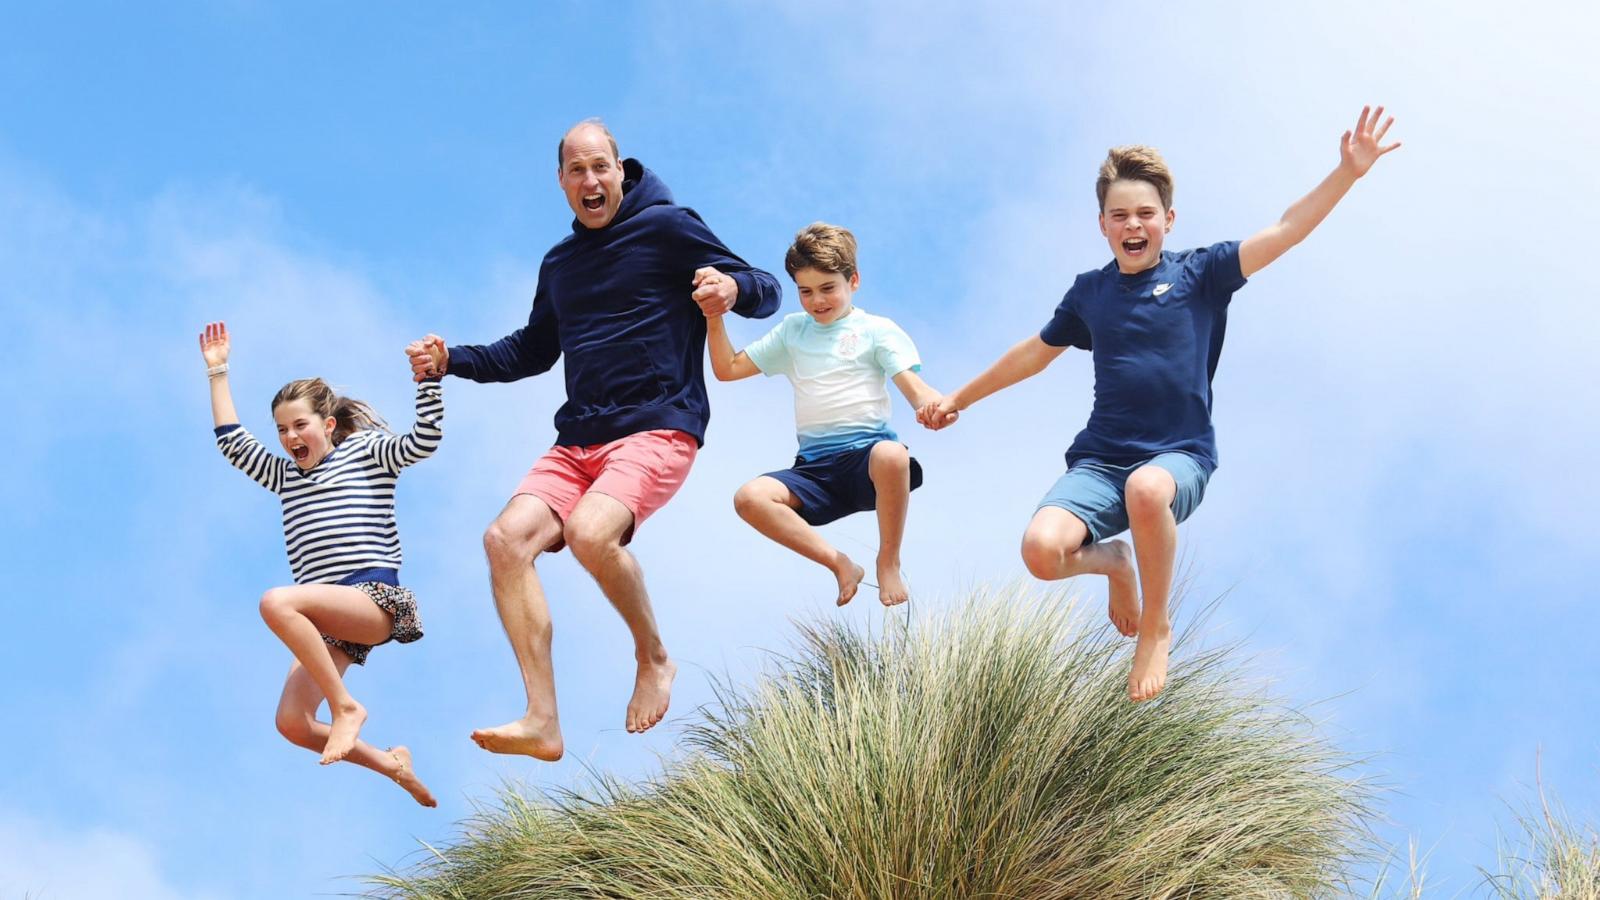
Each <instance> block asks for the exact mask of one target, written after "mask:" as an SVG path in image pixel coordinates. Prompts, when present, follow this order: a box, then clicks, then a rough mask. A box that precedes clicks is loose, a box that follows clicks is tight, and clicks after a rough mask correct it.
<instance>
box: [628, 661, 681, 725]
mask: <svg viewBox="0 0 1600 900" xmlns="http://www.w3.org/2000/svg"><path fill="white" fill-rule="evenodd" d="M677 674H678V666H677V664H676V663H674V662H673V661H672V660H670V659H668V658H666V657H665V656H663V657H662V658H661V661H660V662H642V663H640V664H639V673H638V675H636V676H635V677H634V681H633V699H631V700H629V701H628V733H629V734H639V733H640V732H643V731H648V730H649V729H650V728H652V727H653V726H654V725H655V724H656V723H657V722H659V721H661V719H662V717H663V716H665V715H666V714H667V704H668V703H670V702H671V700H672V679H673V678H674V677H676V676H677Z"/></svg>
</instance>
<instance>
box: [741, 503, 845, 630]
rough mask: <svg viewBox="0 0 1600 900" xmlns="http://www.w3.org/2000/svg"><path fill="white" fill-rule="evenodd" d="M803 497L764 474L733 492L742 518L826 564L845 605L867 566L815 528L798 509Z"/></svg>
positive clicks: (796, 550)
mask: <svg viewBox="0 0 1600 900" xmlns="http://www.w3.org/2000/svg"><path fill="white" fill-rule="evenodd" d="M799 505H800V501H799V500H797V499H795V496H794V494H793V493H792V492H790V490H789V489H788V488H787V487H785V486H784V484H783V482H781V481H779V480H778V479H776V478H771V477H768V476H766V475H762V476H761V477H760V478H756V479H754V480H752V481H749V482H747V483H746V484H745V485H744V486H743V487H741V488H739V490H738V492H737V493H735V494H734V495H733V508H734V509H735V510H736V511H737V512H738V513H739V518H741V519H744V520H745V521H746V522H749V523H750V526H751V527H752V528H754V529H755V530H757V531H759V532H761V533H762V534H764V535H766V536H767V537H769V538H772V539H773V540H774V541H777V542H778V543H780V544H782V545H783V546H785V547H788V548H789V549H790V550H793V551H794V552H796V553H798V554H800V555H801V556H804V557H805V558H806V559H809V560H811V561H812V562H814V563H817V564H819V565H821V566H823V567H825V568H826V569H827V570H828V571H830V572H832V573H833V577H834V579H835V580H837V581H838V582H839V599H838V601H837V602H838V605H840V606H843V605H845V604H846V603H849V602H850V600H851V598H853V597H855V595H856V591H857V589H859V588H860V586H861V579H863V578H865V577H866V575H867V572H866V570H865V569H863V568H861V567H860V566H858V565H856V564H855V563H854V562H853V561H852V560H851V559H850V557H848V556H846V555H845V554H844V552H843V551H840V550H837V549H835V548H834V547H833V545H832V544H829V543H828V542H827V541H826V540H824V539H823V537H822V535H821V534H819V533H818V532H817V530H816V529H815V528H812V527H811V526H810V525H808V524H806V520H805V519H802V518H800V514H799V513H798V512H796V511H795V510H796V509H797V508H798V507H799Z"/></svg>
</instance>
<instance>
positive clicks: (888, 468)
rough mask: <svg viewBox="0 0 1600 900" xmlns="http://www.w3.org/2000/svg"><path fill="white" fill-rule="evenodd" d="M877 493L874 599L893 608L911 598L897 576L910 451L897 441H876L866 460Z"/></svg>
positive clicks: (907, 496)
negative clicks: (875, 593)
mask: <svg viewBox="0 0 1600 900" xmlns="http://www.w3.org/2000/svg"><path fill="white" fill-rule="evenodd" d="M867 474H868V476H869V477H871V478H872V486H873V487H874V488H875V489H876V490H877V493H878V599H879V600H880V601H882V603H883V605H884V606H894V605H896V604H900V603H904V602H906V601H907V600H909V599H911V592H910V590H908V589H907V588H906V582H905V579H904V577H902V576H901V574H900V542H901V540H902V539H903V538H904V537H905V533H906V508H907V507H908V506H910V505H911V451H909V450H907V449H906V446H905V445H904V444H901V443H899V442H897V441H879V442H878V443H876V444H874V445H873V447H872V454H871V456H870V457H869V458H868V460H867Z"/></svg>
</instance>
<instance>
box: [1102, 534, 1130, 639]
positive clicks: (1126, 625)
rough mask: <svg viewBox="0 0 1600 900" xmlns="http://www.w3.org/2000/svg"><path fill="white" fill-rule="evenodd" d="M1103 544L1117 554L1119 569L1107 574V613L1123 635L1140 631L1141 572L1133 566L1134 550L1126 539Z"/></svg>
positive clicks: (1126, 635) (1128, 635) (1127, 635)
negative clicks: (1108, 587)
mask: <svg viewBox="0 0 1600 900" xmlns="http://www.w3.org/2000/svg"><path fill="white" fill-rule="evenodd" d="M1103 546H1104V547H1105V548H1106V549H1107V550H1109V551H1110V552H1112V553H1114V554H1116V556H1117V560H1118V563H1117V571H1116V572H1113V573H1112V574H1110V575H1107V576H1106V580H1107V581H1108V582H1109V583H1110V585H1111V588H1110V594H1111V602H1110V603H1108V604H1107V610H1106V612H1107V614H1108V615H1109V617H1110V618H1111V624H1112V625H1114V626H1116V629H1117V631H1119V632H1121V633H1122V636H1123V637H1133V636H1134V635H1136V634H1138V633H1139V572H1138V570H1137V569H1135V568H1134V566H1133V550H1132V549H1131V548H1129V547H1128V544H1127V542H1126V541H1106V542H1105V543H1104V544H1103Z"/></svg>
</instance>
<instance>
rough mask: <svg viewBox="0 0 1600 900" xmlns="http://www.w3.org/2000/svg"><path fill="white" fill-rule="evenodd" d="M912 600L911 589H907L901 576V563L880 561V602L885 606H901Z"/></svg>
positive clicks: (897, 561)
mask: <svg viewBox="0 0 1600 900" xmlns="http://www.w3.org/2000/svg"><path fill="white" fill-rule="evenodd" d="M910 599H911V589H910V588H908V587H906V581H905V578H904V577H902V576H901V574H900V561H899V560H895V561H894V562H884V561H882V560H879V561H878V600H880V601H881V602H882V603H883V605H884V606H899V605H900V604H902V603H904V602H906V601H907V600H910Z"/></svg>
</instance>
